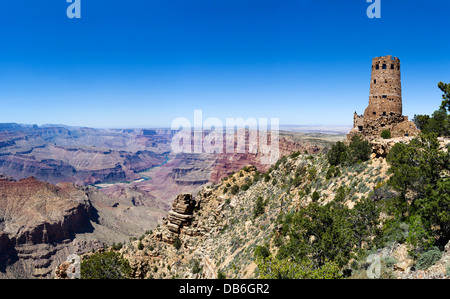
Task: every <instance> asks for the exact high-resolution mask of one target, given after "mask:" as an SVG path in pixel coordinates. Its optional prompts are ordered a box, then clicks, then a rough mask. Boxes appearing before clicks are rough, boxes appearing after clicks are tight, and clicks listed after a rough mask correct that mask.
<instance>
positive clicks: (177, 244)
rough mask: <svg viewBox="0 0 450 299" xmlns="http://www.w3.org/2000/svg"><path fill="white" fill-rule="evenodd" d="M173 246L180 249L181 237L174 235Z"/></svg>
mask: <svg viewBox="0 0 450 299" xmlns="http://www.w3.org/2000/svg"><path fill="white" fill-rule="evenodd" d="M173 247H175V249H177V250H178V249H180V248H181V239H180V237H178V236H176V237H175V239H174V241H173Z"/></svg>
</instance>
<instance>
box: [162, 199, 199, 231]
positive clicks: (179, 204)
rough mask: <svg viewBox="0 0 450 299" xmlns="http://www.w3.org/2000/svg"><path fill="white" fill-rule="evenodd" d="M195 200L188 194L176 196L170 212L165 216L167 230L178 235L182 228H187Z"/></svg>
mask: <svg viewBox="0 0 450 299" xmlns="http://www.w3.org/2000/svg"><path fill="white" fill-rule="evenodd" d="M195 204H196V202H195V200H194V199H193V198H192V194H190V193H182V194H180V195H178V196H177V198H176V199H175V200H174V202H173V205H172V210H171V211H170V212H169V214H168V215H167V222H166V226H167V228H168V229H169V230H170V231H171V232H173V233H176V234H179V233H180V232H181V230H182V229H183V227H185V226H189V224H190V223H191V221H192V217H193V215H192V214H193V211H194V207H195Z"/></svg>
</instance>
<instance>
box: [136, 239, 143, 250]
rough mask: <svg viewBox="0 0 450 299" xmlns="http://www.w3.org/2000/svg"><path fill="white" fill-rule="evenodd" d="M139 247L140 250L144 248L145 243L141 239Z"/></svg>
mask: <svg viewBox="0 0 450 299" xmlns="http://www.w3.org/2000/svg"><path fill="white" fill-rule="evenodd" d="M137 248H138V250H142V249H144V244H142V242H140V241H139V243H138V247H137Z"/></svg>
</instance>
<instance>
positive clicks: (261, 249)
mask: <svg viewBox="0 0 450 299" xmlns="http://www.w3.org/2000/svg"><path fill="white" fill-rule="evenodd" d="M269 256H270V251H269V249H268V248H267V246H258V247H256V249H255V253H254V257H255V260H256V259H258V258H263V259H265V258H267V257H269Z"/></svg>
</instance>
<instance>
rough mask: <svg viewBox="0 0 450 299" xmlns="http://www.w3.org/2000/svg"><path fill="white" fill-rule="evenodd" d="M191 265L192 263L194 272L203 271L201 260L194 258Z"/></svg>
mask: <svg viewBox="0 0 450 299" xmlns="http://www.w3.org/2000/svg"><path fill="white" fill-rule="evenodd" d="M191 265H192V273H193V274H198V273H201V272H202V270H203V267H201V266H200V261H199V260H192V261H191Z"/></svg>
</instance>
